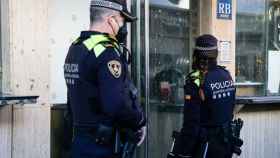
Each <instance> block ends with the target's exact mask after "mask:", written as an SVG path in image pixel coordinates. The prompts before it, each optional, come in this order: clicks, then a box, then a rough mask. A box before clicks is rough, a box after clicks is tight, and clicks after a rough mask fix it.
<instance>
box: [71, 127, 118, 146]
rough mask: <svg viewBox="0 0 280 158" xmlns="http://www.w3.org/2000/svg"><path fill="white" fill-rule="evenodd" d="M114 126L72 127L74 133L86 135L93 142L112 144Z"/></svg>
mask: <svg viewBox="0 0 280 158" xmlns="http://www.w3.org/2000/svg"><path fill="white" fill-rule="evenodd" d="M114 132H115V130H114V128H113V127H110V126H106V125H102V124H100V125H97V126H94V127H74V135H80V134H82V135H88V136H90V137H91V138H92V139H93V140H94V141H95V143H97V144H100V145H112V143H113V141H114Z"/></svg>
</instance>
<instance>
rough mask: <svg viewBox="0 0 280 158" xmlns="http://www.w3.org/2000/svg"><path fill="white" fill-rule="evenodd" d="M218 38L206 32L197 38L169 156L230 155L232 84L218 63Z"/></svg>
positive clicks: (220, 157) (215, 157) (213, 157)
mask: <svg viewBox="0 0 280 158" xmlns="http://www.w3.org/2000/svg"><path fill="white" fill-rule="evenodd" d="M217 41H218V40H217V39H216V38H215V37H214V36H212V35H209V34H205V35H202V36H199V37H198V38H197V39H196V45H195V49H194V53H193V65H192V68H193V71H192V72H191V73H190V74H189V75H188V76H187V78H186V83H185V98H184V99H185V105H184V123H183V128H182V129H181V132H180V133H179V135H178V136H177V139H176V140H175V146H174V149H173V151H172V152H171V153H169V157H178V158H179V157H192V158H193V157H203V158H230V157H232V152H231V143H230V142H229V140H228V138H229V136H230V132H231V131H230V127H229V126H230V123H231V121H232V119H233V108H234V103H235V86H234V82H233V80H232V77H231V75H230V73H229V72H228V71H227V70H226V69H225V68H224V67H222V66H219V65H217V56H218V47H217ZM178 138H179V139H178Z"/></svg>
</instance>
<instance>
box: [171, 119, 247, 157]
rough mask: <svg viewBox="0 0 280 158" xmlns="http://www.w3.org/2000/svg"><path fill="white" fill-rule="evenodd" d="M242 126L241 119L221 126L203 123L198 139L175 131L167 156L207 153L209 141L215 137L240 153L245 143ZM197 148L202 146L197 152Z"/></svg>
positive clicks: (232, 150)
mask: <svg viewBox="0 0 280 158" xmlns="http://www.w3.org/2000/svg"><path fill="white" fill-rule="evenodd" d="M242 126H243V121H242V120H241V119H237V120H234V121H231V122H230V123H227V124H224V125H219V126H203V125H202V126H201V130H200V133H199V136H198V138H197V139H194V138H193V137H186V138H184V137H182V135H184V134H182V133H181V132H177V131H173V134H172V138H173V143H172V146H171V150H170V152H169V154H168V156H167V158H181V157H188V156H189V157H196V156H194V155H205V154H204V152H205V151H206V150H207V148H208V142H209V141H212V140H215V139H220V140H221V142H223V143H225V144H228V145H229V146H230V148H231V149H230V150H231V152H232V153H235V154H237V155H240V154H241V152H242V151H241V149H240V147H241V146H242V145H243V140H242V139H240V131H241V128H242ZM192 140H195V141H196V142H192ZM197 144H200V145H197ZM188 146H190V147H188ZM186 147H187V148H186ZM196 148H200V149H199V150H200V151H201V152H198V153H197V152H196V151H197V149H196ZM198 157H200V156H198Z"/></svg>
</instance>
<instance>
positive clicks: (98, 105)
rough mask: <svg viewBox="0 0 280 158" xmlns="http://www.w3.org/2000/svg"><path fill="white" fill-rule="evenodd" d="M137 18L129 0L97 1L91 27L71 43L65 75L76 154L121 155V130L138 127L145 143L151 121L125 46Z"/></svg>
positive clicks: (79, 157) (82, 157)
mask: <svg viewBox="0 0 280 158" xmlns="http://www.w3.org/2000/svg"><path fill="white" fill-rule="evenodd" d="M135 20H136V17H134V16H132V15H131V14H130V13H129V12H128V11H127V8H126V2H125V1H123V0H92V1H91V4H90V29H89V31H83V32H81V35H80V37H79V38H78V39H77V40H76V41H75V42H73V43H72V45H71V46H70V48H69V52H68V54H67V57H66V59H65V65H64V77H65V81H66V84H67V90H68V91H67V96H68V97H67V98H68V99H69V100H68V102H69V105H70V108H71V111H72V113H73V126H74V138H73V144H72V150H73V151H72V157H73V158H112V157H114V156H118V155H115V154H118V153H114V151H115V150H114V151H113V148H114V147H115V146H114V145H115V143H116V142H115V140H116V139H115V138H116V137H115V134H116V133H119V131H124V132H123V133H125V132H126V131H132V132H133V133H135V136H138V137H137V138H136V141H138V145H140V143H141V142H143V138H144V133H145V132H144V130H145V122H146V121H145V117H144V115H143V112H142V110H141V108H140V106H139V105H138V102H137V100H136V99H137V90H136V89H135V87H134V86H133V85H132V83H131V81H130V80H129V78H128V76H129V73H128V61H127V60H126V58H125V56H124V55H123V53H122V51H121V50H122V49H121V46H120V42H121V40H124V39H125V38H126V37H125V36H126V32H127V31H126V30H125V29H126V27H125V23H126V22H132V21H135ZM122 136H125V134H123V135H122Z"/></svg>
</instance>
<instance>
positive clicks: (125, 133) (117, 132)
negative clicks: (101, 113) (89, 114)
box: [74, 124, 137, 158]
mask: <svg viewBox="0 0 280 158" xmlns="http://www.w3.org/2000/svg"><path fill="white" fill-rule="evenodd" d="M80 134H82V135H88V136H90V138H92V139H93V140H94V141H95V143H96V144H100V145H108V146H110V147H113V153H114V154H115V155H119V157H121V158H132V157H133V154H134V151H135V148H136V143H137V142H136V140H137V138H136V135H135V134H134V132H133V131H132V130H129V129H119V128H114V127H111V126H106V125H103V124H100V125H97V126H95V127H74V135H80Z"/></svg>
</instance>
